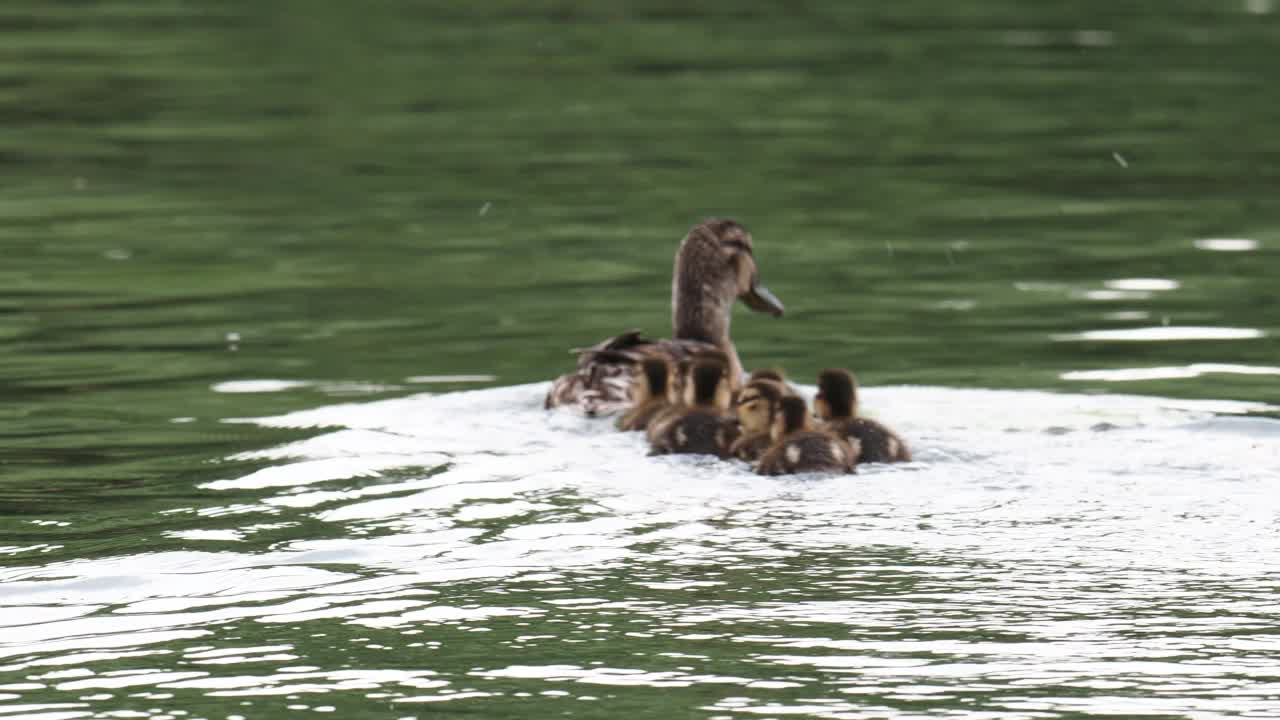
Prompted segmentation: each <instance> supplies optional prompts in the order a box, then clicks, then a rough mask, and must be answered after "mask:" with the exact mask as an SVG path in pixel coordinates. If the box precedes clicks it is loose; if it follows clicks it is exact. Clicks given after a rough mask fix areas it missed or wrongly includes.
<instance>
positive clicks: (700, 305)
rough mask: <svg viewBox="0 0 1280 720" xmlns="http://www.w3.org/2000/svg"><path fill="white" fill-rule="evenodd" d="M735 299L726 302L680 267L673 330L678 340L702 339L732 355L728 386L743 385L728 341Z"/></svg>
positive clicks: (734, 350)
mask: <svg viewBox="0 0 1280 720" xmlns="http://www.w3.org/2000/svg"><path fill="white" fill-rule="evenodd" d="M733 301H734V298H730V299H729V300H728V301H726V300H724V299H723V298H722V297H720V296H719V295H718V294H716V293H715V292H714V289H713V288H711V287H709V286H706V285H703V284H701V283H699V282H698V281H697V280H696V279H694V278H682V277H681V275H680V273H679V268H677V273H676V277H675V282H673V283H672V286H671V329H672V337H673V338H675V339H676V340H699V341H701V342H705V343H710V344H712V345H715V346H716V348H718V349H720V350H722V351H724V353H725V354H726V355H728V356H729V383H730V385H731V386H732V387H733V389H735V390H736V389H737V388H738V387H740V386H741V384H742V361H741V360H739V359H738V350H737V348H735V347H734V346H733V341H732V340H730V339H729V320H730V319H731V317H732V310H733Z"/></svg>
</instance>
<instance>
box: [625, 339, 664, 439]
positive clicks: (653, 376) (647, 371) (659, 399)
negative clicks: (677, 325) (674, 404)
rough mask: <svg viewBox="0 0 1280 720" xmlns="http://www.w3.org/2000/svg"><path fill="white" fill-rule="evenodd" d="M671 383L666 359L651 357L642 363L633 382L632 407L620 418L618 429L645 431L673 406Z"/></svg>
mask: <svg viewBox="0 0 1280 720" xmlns="http://www.w3.org/2000/svg"><path fill="white" fill-rule="evenodd" d="M670 381H671V366H670V365H669V364H668V363H667V359H666V358H665V357H649V358H645V359H644V361H642V362H641V363H640V371H639V373H638V374H637V375H636V378H635V379H634V380H633V381H632V382H633V386H632V387H633V390H632V401H633V402H634V405H632V407H631V409H630V410H628V411H627V412H626V413H625V414H624V415H623V416H622V417H620V418H618V429H619V430H625V431H631V430H644V429H645V428H646V427H648V426H649V421H650V420H652V419H653V418H654V417H655V416H657V415H658V414H659V413H661V412H662V411H664V410H666V409H667V408H668V407H670V405H671V399H670V398H669V397H668V396H667V386H668V385H669V384H670Z"/></svg>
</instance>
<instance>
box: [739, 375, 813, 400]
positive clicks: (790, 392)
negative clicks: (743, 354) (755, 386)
mask: <svg viewBox="0 0 1280 720" xmlns="http://www.w3.org/2000/svg"><path fill="white" fill-rule="evenodd" d="M756 380H771V381H773V382H775V383H777V384H778V385H779V386H780V387H781V388H782V392H783V394H784V395H787V396H790V397H799V396H800V393H798V392H796V389H795V388H793V387H791V383H789V382H787V374H786V372H784V371H783V370H782V369H781V368H765V369H763V370H755V371H752V373H751V375H750V377H748V378H747V383H748V384H750V383H752V382H754V381H756Z"/></svg>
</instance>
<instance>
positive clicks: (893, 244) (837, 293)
mask: <svg viewBox="0 0 1280 720" xmlns="http://www.w3.org/2000/svg"><path fill="white" fill-rule="evenodd" d="M1270 10H1271V5H1270V3H1269V2H1267V0H1251V1H1250V2H1246V3H1240V2H1232V1H1227V2H1220V1H1217V0H1177V1H1170V2H1163V3H1158V4H1152V3H1133V2H1116V1H1115V0H1106V1H1102V0H1085V1H1082V2H1075V3H1059V4H1045V3H1030V4H1029V3H1026V2H1022V1H1015V0H1007V1H1006V0H980V1H979V0H970V1H967V2H958V3H936V2H923V1H919V0H902V1H899V2H891V3H854V2H786V3H783V2H759V3H747V4H743V3H735V2H703V3H696V4H695V5H691V4H689V3H686V2H662V1H657V0H650V1H645V2H617V1H614V0H601V1H597V2H590V3H588V2H568V1H563V2H548V1H533V2H505V1H503V2H497V1H495V2H473V3H445V2H438V3H437V2H386V1H375V2H361V3H318V2H312V1H304V0H274V1H271V2H249V1H247V0H245V1H230V2H228V1H224V2H196V1H194V0H187V1H179V0H149V1H148V2H92V1H79V2H73V1H70V0H63V1H58V2H54V1H52V0H41V1H36V0H6V2H5V4H4V6H3V7H0V123H2V125H0V188H2V192H0V248H2V249H3V251H4V252H3V259H0V529H2V530H3V533H4V536H3V538H0V539H3V540H8V542H0V545H6V546H12V547H15V548H29V547H30V546H32V545H37V544H40V543H47V544H49V545H53V546H56V547H54V548H51V549H50V550H49V552H47V553H46V554H45V556H44V557H42V558H41V560H40V561H41V562H54V561H57V560H69V559H78V558H90V557H98V556H108V555H113V554H118V553H122V552H131V551H132V550H133V549H135V548H136V543H137V542H139V540H140V538H143V539H145V541H147V542H154V543H156V544H157V545H156V546H157V547H163V548H180V547H182V545H183V543H182V542H180V541H176V540H165V539H162V538H161V536H160V535H159V534H158V531H159V530H160V529H162V528H165V527H169V526H170V525H168V524H166V523H170V522H171V521H165V520H162V519H160V516H157V515H155V513H156V512H159V511H162V510H164V509H166V508H171V507H174V506H175V505H176V504H183V505H192V504H194V505H199V504H200V503H202V502H206V500H205V499H204V496H203V495H202V494H201V492H200V491H198V490H196V489H195V486H196V484H197V483H198V482H200V481H203V480H208V479H211V478H215V477H224V476H226V475H227V474H228V472H229V470H228V466H227V465H225V464H220V465H214V464H211V462H210V461H214V460H219V459H221V458H224V457H226V456H228V455H229V454H231V453H234V452H237V451H242V450H247V449H252V448H259V447H263V446H267V445H270V444H273V443H275V442H278V441H280V440H281V439H284V438H289V437H294V436H295V434H292V433H277V432H269V431H266V430H262V429H260V428H253V427H249V426H244V425H228V424H225V423H222V422H220V420H222V419H224V418H229V417H245V416H262V415H269V414H273V413H278V412H283V411H287V410H293V409H299V408H305V407H310V406H315V405H320V404H324V403H328V402H333V401H334V400H333V398H332V397H331V396H332V395H341V396H343V397H347V395H348V394H350V392H352V389H351V388H349V387H348V388H346V390H345V391H342V389H341V388H339V389H337V390H334V389H332V388H331V389H330V390H328V391H326V390H325V389H324V388H323V387H320V386H317V387H314V388H311V389H304V390H300V391H295V392H290V393H279V394H227V393H218V392H213V391H212V390H211V386H213V385H214V384H216V383H219V382H224V381H229V380H240V379H254V378H280V379H288V380H308V381H319V382H322V383H343V382H355V383H369V384H372V385H373V386H375V387H372V388H366V389H365V393H364V394H367V395H369V396H372V397H385V396H393V395H396V394H406V393H408V392H413V391H418V390H421V389H422V388H423V386H421V385H412V384H407V383H406V378H409V377H412V376H420V375H441V374H445V375H447V374H459V373H464V374H474V373H479V374H492V375H495V376H496V378H497V379H496V380H495V381H494V383H493V384H499V385H507V384H514V383H522V382H529V381H535V380H540V379H546V378H549V377H551V376H553V375H555V374H557V373H559V372H561V371H563V370H564V369H565V368H566V367H567V366H568V363H569V357H568V356H567V355H566V354H565V349H566V348H569V347H573V346H579V345H583V344H587V343H591V342H594V341H596V340H598V339H599V338H601V337H605V336H607V335H609V334H612V333H615V332H617V331H620V330H623V329H626V328H629V327H641V328H644V329H646V330H648V331H650V332H653V333H655V334H661V333H664V332H665V331H666V329H667V327H668V323H669V317H668V312H669V311H668V300H669V290H668V286H669V282H670V274H669V273H670V262H671V256H672V254H673V251H674V248H675V246H676V243H677V242H678V241H679V239H680V237H681V236H682V234H683V233H684V231H685V230H686V229H687V228H688V226H689V225H690V224H692V223H693V222H695V221H697V220H698V219H701V218H702V217H704V216H708V215H716V214H724V215H731V216H734V217H737V218H739V219H740V220H742V221H743V222H745V223H746V224H747V225H748V227H750V228H751V229H752V231H753V232H754V234H755V238H756V244H757V255H758V258H759V261H760V264H761V267H762V273H763V277H764V279H765V281H766V283H767V284H768V285H769V286H770V287H771V289H772V290H774V291H775V292H776V293H777V294H778V295H779V296H780V297H781V298H782V299H783V300H784V301H785V302H786V303H787V307H788V315H787V317H786V318H784V319H783V320H772V319H769V318H764V317H760V316H752V315H749V314H747V313H745V312H741V311H740V314H739V315H738V316H737V318H736V321H735V325H734V334H735V338H736V339H737V342H738V345H739V348H740V350H741V352H742V354H743V357H744V359H745V361H746V362H747V364H748V365H763V364H782V365H785V366H787V367H788V368H789V369H790V370H791V372H792V373H793V374H794V375H795V376H797V377H799V378H802V379H804V378H808V377H811V376H812V374H813V373H814V372H815V371H816V370H817V369H818V368H820V367H825V366H828V365H849V366H851V367H853V368H855V369H856V370H857V371H858V372H859V374H860V376H861V378H862V379H863V382H864V383H866V384H868V385H880V384H904V383H906V384H928V385H950V386H960V387H986V388H1014V387H1017V388H1041V389H1069V390H1075V391H1084V390H1091V391H1092V390H1097V391H1117V390H1118V391H1123V392H1139V393H1156V394H1162V395H1172V396H1182V397H1205V398H1232V399H1244V400H1262V401H1266V402H1280V382H1278V380H1277V377H1276V376H1275V375H1267V374H1260V375H1242V374H1213V375H1207V376H1203V377H1200V378H1192V379H1177V380H1164V381H1152V382H1132V383H1120V384H1117V383H1107V382H1068V381H1064V380H1062V379H1060V375H1061V374H1062V373H1065V372H1070V371H1080V370H1098V369H1123V368H1140V367H1148V366H1184V365H1189V364H1194V363H1237V364H1244V365H1251V366H1257V367H1261V368H1267V367H1272V366H1274V365H1275V364H1276V358H1277V355H1278V354H1280V340H1277V338H1278V337H1280V322H1278V321H1277V318H1278V317H1280V302H1278V300H1277V292H1276V290H1275V282H1276V281H1275V276H1276V270H1277V263H1278V262H1280V203H1277V200H1276V198H1277V190H1278V186H1280V135H1278V134H1277V132H1276V128H1277V127H1280V103H1278V102H1276V100H1277V96H1276V91H1275V77H1276V68H1277V65H1276V52H1277V50H1278V49H1280V42H1278V41H1280V24H1278V21H1277V16H1276V15H1275V14H1272V13H1271V12H1270ZM1219 237H1228V238H1244V239H1250V240H1253V241H1255V243H1256V247H1254V248H1253V249H1252V250H1247V251H1244V252H1216V251H1211V250H1205V249H1201V248H1199V247H1197V246H1196V244H1195V243H1196V241H1197V240H1203V239H1206V238H1219ZM1126 278H1157V279H1166V280H1170V281H1174V283H1176V286H1174V285H1173V284H1168V285H1169V287H1171V288H1172V289H1167V290H1155V291H1151V292H1146V293H1141V292H1140V293H1136V294H1135V293H1132V292H1131V291H1124V290H1123V288H1124V287H1125V286H1123V285H1121V286H1119V287H1120V288H1121V291H1120V292H1118V293H1115V292H1113V293H1111V294H1110V295H1108V294H1105V293H1104V294H1103V295H1101V296H1099V295H1097V294H1095V295H1093V296H1092V297H1091V296H1090V295H1089V293H1091V292H1095V291H1101V290H1107V286H1106V285H1105V283H1107V282H1108V281H1114V280H1120V279H1126ZM1113 290H1114V288H1113ZM1117 313H1119V314H1117ZM1162 325H1170V326H1173V327H1182V326H1189V327H1201V328H1203V327H1229V328H1245V329H1252V330H1256V331H1258V332H1257V333H1254V334H1255V335H1256V334H1260V335H1261V336H1260V337H1253V338H1246V339H1228V340H1183V341H1155V342H1123V341H1081V340H1072V339H1070V338H1066V337H1064V336H1068V335H1070V334H1073V333H1079V332H1085V331H1092V330H1123V329H1129V328H1141V327H1155V326H1162ZM237 338H238V339H237ZM377 386H383V387H381V388H380V389H379V387H377ZM357 390H358V389H357ZM179 417H181V418H194V421H191V422H181V423H174V422H171V420H172V419H173V418H179ZM250 469H251V468H250ZM28 518H38V519H56V520H59V521H66V522H70V523H72V525H71V526H68V527H65V528H58V527H48V526H33V525H30V524H27V523H22V522H21V521H22V520H23V519H28ZM32 557H33V556H32V555H30V554H28V551H27V550H23V551H20V552H16V553H13V554H12V555H11V556H9V557H8V558H4V557H0V564H14V565H25V564H29V563H31V562H32Z"/></svg>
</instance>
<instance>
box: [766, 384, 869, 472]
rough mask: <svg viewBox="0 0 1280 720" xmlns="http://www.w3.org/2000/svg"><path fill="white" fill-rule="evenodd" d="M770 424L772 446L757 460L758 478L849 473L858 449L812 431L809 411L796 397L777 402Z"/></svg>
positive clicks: (838, 439) (842, 440)
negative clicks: (776, 411) (797, 474)
mask: <svg viewBox="0 0 1280 720" xmlns="http://www.w3.org/2000/svg"><path fill="white" fill-rule="evenodd" d="M778 408H779V412H778V413H777V416H776V417H775V418H774V421H773V437H774V441H775V442H774V445H773V447H771V448H769V450H768V451H767V452H765V454H764V455H763V456H762V457H761V458H760V462H759V463H758V464H757V465H756V472H757V473H759V474H761V475H791V474H794V473H818V472H821V473H851V472H854V469H853V468H854V464H855V463H856V462H857V458H858V447H857V445H855V444H854V443H851V442H850V441H848V440H846V439H845V438H842V437H839V436H837V435H835V434H834V433H829V432H824V431H821V430H814V429H812V425H811V424H810V422H809V409H808V408H807V407H805V404H804V400H803V399H801V398H798V397H784V398H782V399H781V400H780V401H778Z"/></svg>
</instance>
